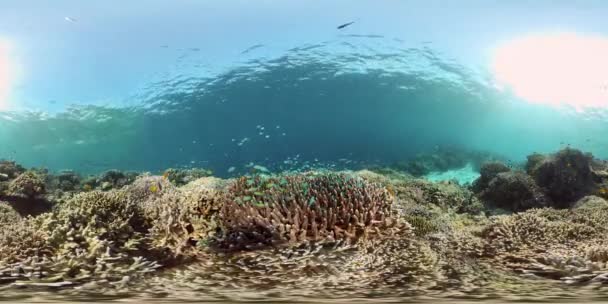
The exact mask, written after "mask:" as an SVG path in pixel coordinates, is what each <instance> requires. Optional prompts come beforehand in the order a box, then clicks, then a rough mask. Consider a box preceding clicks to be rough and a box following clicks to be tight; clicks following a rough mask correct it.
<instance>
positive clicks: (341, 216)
mask: <svg viewBox="0 0 608 304" xmlns="http://www.w3.org/2000/svg"><path fill="white" fill-rule="evenodd" d="M391 216H392V215H391V199H390V196H389V194H388V192H387V191H386V189H385V188H383V187H381V186H378V185H375V184H372V183H369V182H367V181H365V180H364V179H362V178H359V177H357V176H353V175H347V174H320V175H315V174H302V175H287V176H279V177H265V176H259V175H258V176H254V177H242V178H240V179H238V180H236V181H235V182H234V183H233V185H231V186H230V187H229V189H228V190H227V193H226V197H225V203H224V205H223V207H222V210H221V213H220V223H221V228H222V235H221V236H219V238H218V239H217V240H216V241H215V242H214V243H215V245H216V247H217V248H220V249H224V250H241V249H254V248H259V247H265V246H272V245H278V244H281V243H292V244H296V243H299V242H305V241H323V240H327V241H335V240H340V239H347V240H349V241H352V242H356V241H357V240H358V239H359V238H361V237H367V236H368V235H369V234H378V233H381V229H383V228H388V227H391V226H394V225H395V224H396V222H395V221H394V219H393V218H392V217H391Z"/></svg>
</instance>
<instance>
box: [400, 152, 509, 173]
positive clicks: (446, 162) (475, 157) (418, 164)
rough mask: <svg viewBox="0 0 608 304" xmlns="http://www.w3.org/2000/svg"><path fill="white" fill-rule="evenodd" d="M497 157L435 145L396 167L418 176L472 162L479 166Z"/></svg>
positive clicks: (460, 166)
mask: <svg viewBox="0 0 608 304" xmlns="http://www.w3.org/2000/svg"><path fill="white" fill-rule="evenodd" d="M496 158H497V157H496V156H494V155H491V154H490V153H486V152H479V151H471V150H467V149H464V148H460V147H455V146H444V147H439V146H438V147H436V148H435V149H434V151H433V152H430V153H420V154H418V155H416V156H415V157H414V158H413V159H411V160H409V161H407V162H401V163H398V164H397V166H396V167H397V168H399V169H401V170H403V171H406V172H408V173H410V174H412V175H414V176H417V177H420V176H423V175H426V174H428V173H430V172H433V171H447V170H450V169H458V168H462V167H464V166H466V165H467V163H471V164H473V166H474V167H475V168H479V167H480V166H481V164H482V163H484V162H487V161H490V160H494V159H496Z"/></svg>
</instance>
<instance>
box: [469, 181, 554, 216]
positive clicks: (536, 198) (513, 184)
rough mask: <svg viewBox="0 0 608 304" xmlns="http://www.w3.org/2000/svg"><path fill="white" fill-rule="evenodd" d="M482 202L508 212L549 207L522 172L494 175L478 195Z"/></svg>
mask: <svg viewBox="0 0 608 304" xmlns="http://www.w3.org/2000/svg"><path fill="white" fill-rule="evenodd" d="M480 197H481V198H482V200H484V201H486V202H488V203H490V204H492V205H494V206H495V207H497V208H502V209H506V210H510V211H523V210H527V209H530V208H542V207H546V206H550V205H551V200H550V199H549V198H548V197H546V196H545V194H544V193H543V192H542V191H541V189H540V188H539V187H538V186H537V185H536V183H535V182H534V180H533V179H532V178H531V177H530V176H529V175H527V174H526V173H524V172H523V171H512V172H502V173H498V174H496V176H495V177H494V178H492V180H491V181H490V182H489V184H488V185H487V187H485V189H484V190H483V191H482V192H481V193H480Z"/></svg>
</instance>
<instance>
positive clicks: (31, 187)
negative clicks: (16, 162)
mask: <svg viewBox="0 0 608 304" xmlns="http://www.w3.org/2000/svg"><path fill="white" fill-rule="evenodd" d="M45 193H46V184H45V182H44V179H43V178H42V177H41V176H40V175H38V174H37V173H35V172H33V171H26V172H24V173H21V174H20V175H19V176H17V177H16V178H15V179H13V180H12V181H11V182H10V183H9V185H8V189H7V194H8V195H10V196H18V197H25V198H35V197H39V196H41V195H43V194H45Z"/></svg>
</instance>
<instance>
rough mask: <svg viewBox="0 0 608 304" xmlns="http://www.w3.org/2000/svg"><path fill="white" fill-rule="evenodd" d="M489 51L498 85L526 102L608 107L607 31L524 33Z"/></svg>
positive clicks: (577, 107) (576, 107)
mask: <svg viewBox="0 0 608 304" xmlns="http://www.w3.org/2000/svg"><path fill="white" fill-rule="evenodd" d="M493 55H494V56H493V62H492V70H493V73H494V77H495V79H496V81H497V84H498V86H499V87H501V88H505V89H510V90H512V92H513V93H514V94H515V95H517V96H518V97H520V98H523V99H525V100H526V101H528V102H530V103H538V104H544V105H549V106H556V107H560V106H570V107H572V108H574V109H576V110H579V111H581V110H585V109H589V108H595V109H597V108H608V37H602V36H597V35H584V34H576V33H552V34H535V35H528V36H524V37H520V38H516V39H513V40H511V41H508V42H506V43H504V44H502V45H500V46H499V47H497V48H496V50H495V51H494V54H493Z"/></svg>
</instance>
